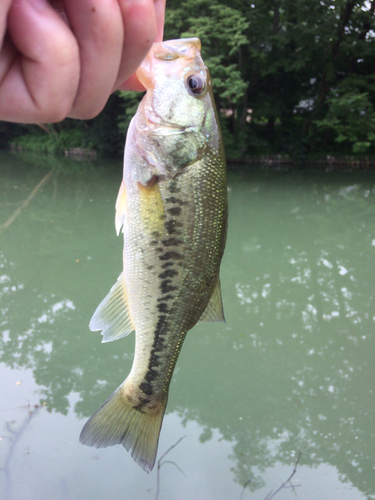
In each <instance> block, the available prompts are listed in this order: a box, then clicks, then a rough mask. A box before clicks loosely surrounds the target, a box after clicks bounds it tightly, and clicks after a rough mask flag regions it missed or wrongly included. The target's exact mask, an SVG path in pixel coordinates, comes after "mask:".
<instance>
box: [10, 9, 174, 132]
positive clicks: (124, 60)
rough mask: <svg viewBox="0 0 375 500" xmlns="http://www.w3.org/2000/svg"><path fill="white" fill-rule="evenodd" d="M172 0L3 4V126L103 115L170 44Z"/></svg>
mask: <svg viewBox="0 0 375 500" xmlns="http://www.w3.org/2000/svg"><path fill="white" fill-rule="evenodd" d="M164 10H165V0H50V2H48V0H0V120H6V121H12V122H19V123H49V122H57V121H60V120H62V119H64V118H65V117H70V118H80V119H88V118H93V117H94V116H96V115H97V114H98V113H99V112H100V111H101V110H102V109H103V107H104V106H105V104H106V102H107V99H108V97H109V96H110V94H111V93H112V92H113V91H114V90H116V89H119V88H121V89H125V90H129V89H131V88H133V89H134V90H143V87H142V85H141V84H140V83H139V81H138V80H137V78H136V77H135V75H133V73H134V71H135V70H136V69H137V67H138V66H139V65H140V64H141V62H142V60H143V59H144V57H145V56H146V54H147V52H148V51H149V49H150V47H151V45H152V43H153V42H154V41H161V40H162V38H163V25H164Z"/></svg>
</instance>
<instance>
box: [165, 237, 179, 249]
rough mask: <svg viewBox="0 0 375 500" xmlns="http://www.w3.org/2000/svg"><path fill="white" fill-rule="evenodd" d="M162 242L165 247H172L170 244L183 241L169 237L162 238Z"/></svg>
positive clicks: (177, 243) (175, 244)
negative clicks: (167, 238) (166, 238)
mask: <svg viewBox="0 0 375 500" xmlns="http://www.w3.org/2000/svg"><path fill="white" fill-rule="evenodd" d="M162 243H163V245H164V246H165V247H172V246H177V245H181V243H183V241H182V240H178V239H177V238H169V240H163V241H162Z"/></svg>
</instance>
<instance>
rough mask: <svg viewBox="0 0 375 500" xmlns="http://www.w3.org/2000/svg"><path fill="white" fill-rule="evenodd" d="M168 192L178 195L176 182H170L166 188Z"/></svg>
mask: <svg viewBox="0 0 375 500" xmlns="http://www.w3.org/2000/svg"><path fill="white" fill-rule="evenodd" d="M168 191H169V192H170V193H179V192H180V191H181V189H180V188H179V187H177V185H176V182H173V181H172V182H170V184H169V186H168Z"/></svg>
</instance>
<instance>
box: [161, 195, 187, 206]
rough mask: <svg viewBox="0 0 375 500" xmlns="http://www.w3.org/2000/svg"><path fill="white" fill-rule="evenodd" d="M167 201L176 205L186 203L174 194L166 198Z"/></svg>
mask: <svg viewBox="0 0 375 500" xmlns="http://www.w3.org/2000/svg"><path fill="white" fill-rule="evenodd" d="M165 201H166V202H167V203H173V204H174V205H185V202H184V201H183V200H180V199H179V198H175V197H174V196H171V197H170V198H166V199H165Z"/></svg>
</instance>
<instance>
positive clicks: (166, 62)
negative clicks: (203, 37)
mask: <svg viewBox="0 0 375 500" xmlns="http://www.w3.org/2000/svg"><path fill="white" fill-rule="evenodd" d="M200 50H201V42H200V40H199V39H198V38H187V39H180V40H170V41H166V42H159V43H154V44H153V46H152V48H151V50H150V52H149V53H148V55H147V56H146V58H145V60H144V61H143V63H142V64H141V66H140V67H139V68H138V70H137V77H138V79H139V80H140V81H141V82H142V84H143V85H144V86H145V88H146V89H147V92H146V95H145V97H144V98H143V100H142V102H141V104H140V106H139V109H138V112H137V115H138V116H137V122H136V128H137V135H138V136H139V137H141V140H140V141H138V147H140V148H141V149H142V151H141V156H142V157H143V158H146V159H147V162H148V163H149V164H150V165H152V168H153V171H154V174H155V175H158V176H162V177H165V178H171V177H173V176H174V175H176V174H177V173H178V172H179V171H181V169H183V168H185V167H187V166H189V165H191V164H192V163H194V162H196V161H198V160H200V159H201V158H203V157H204V155H205V152H206V150H207V148H212V149H218V148H219V137H220V131H219V125H218V121H217V115H216V112H215V104H214V100H213V95H212V85H211V78H210V74H209V71H208V69H207V67H206V65H205V64H204V61H203V59H202V56H201V53H200Z"/></svg>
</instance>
